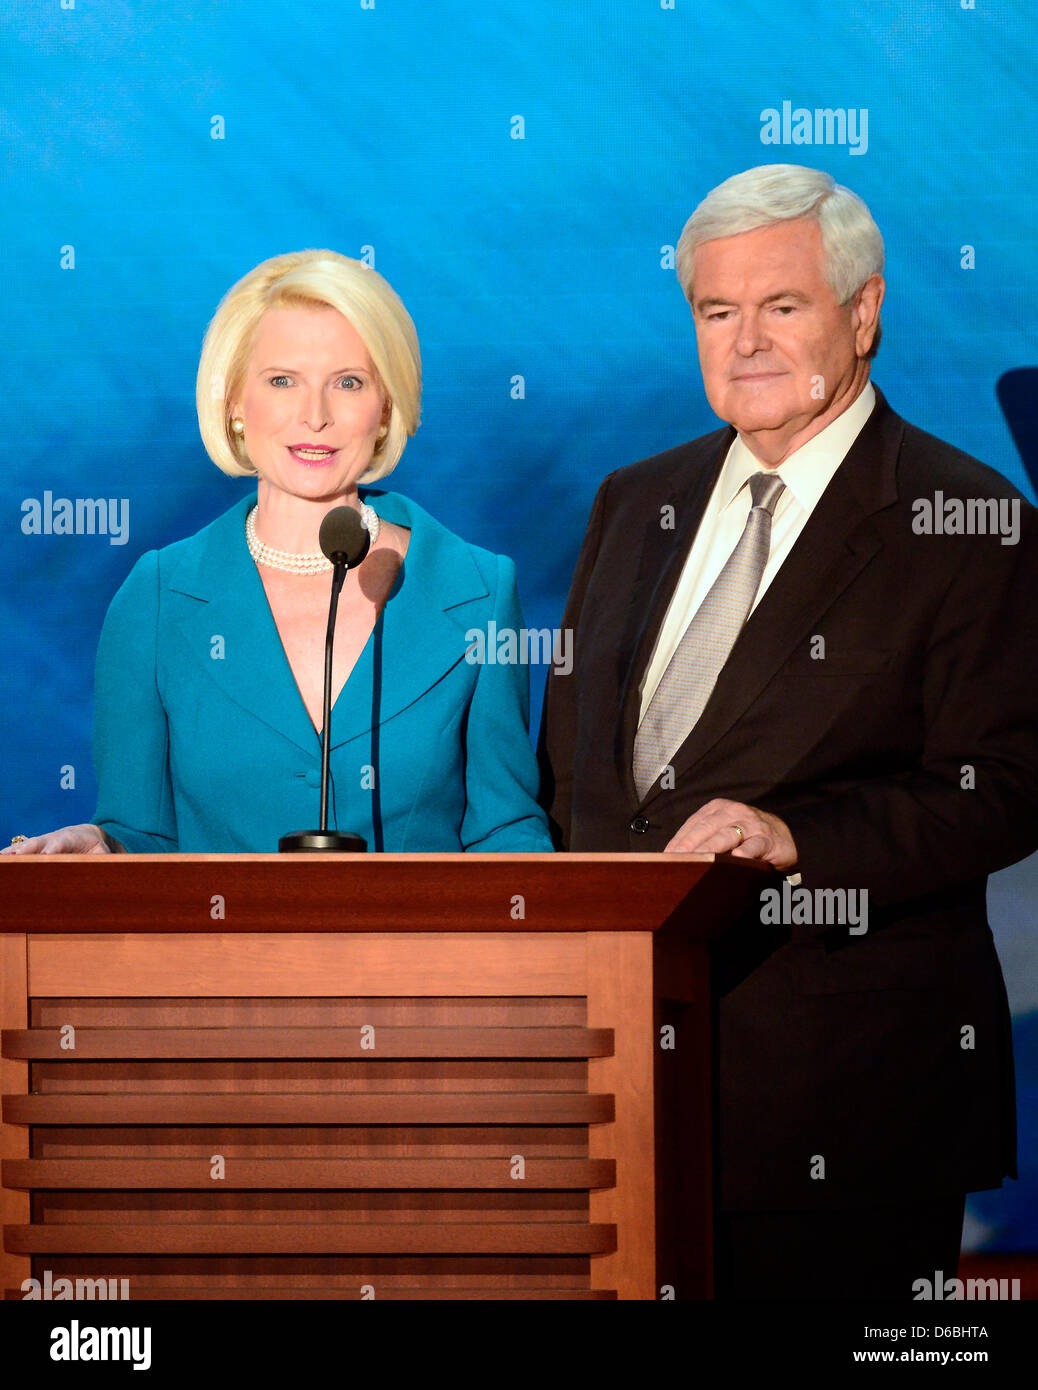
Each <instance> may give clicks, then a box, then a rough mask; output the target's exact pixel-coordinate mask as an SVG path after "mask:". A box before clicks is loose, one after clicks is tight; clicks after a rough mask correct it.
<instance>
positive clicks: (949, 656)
mask: <svg viewBox="0 0 1038 1390" xmlns="http://www.w3.org/2000/svg"><path fill="white" fill-rule="evenodd" d="M1021 512H1022V518H1021V535H1020V538H1019V542H1018V544H1016V545H1012V546H1002V545H1001V544H1000V539H999V538H998V537H997V536H988V537H984V538H983V541H981V540H980V538H977V539H976V540H975V541H974V546H975V548H970V549H967V548H966V546H965V545H964V548H963V558H962V563H961V564H960V566H959V568H958V571H957V573H956V575H955V577H954V579H953V580H952V583H951V584H950V586H949V588H948V591H947V593H946V594H945V596H944V600H943V603H942V604H941V607H940V609H939V611H938V614H937V618H936V622H935V624H934V628H933V632H932V636H931V639H930V642H929V647H928V651H927V657H926V662H925V666H924V677H923V689H922V699H923V727H924V730H925V733H924V743H923V751H922V755H921V757H920V760H919V765H918V766H917V767H916V768H912V769H910V770H905V771H901V772H899V773H897V774H895V775H892V776H889V777H877V778H876V779H875V780H874V781H865V782H863V783H861V784H860V785H859V786H858V787H857V788H856V789H855V790H853V791H841V792H840V793H839V794H838V795H830V796H821V797H817V798H813V799H805V800H803V801H799V802H793V803H791V804H789V805H788V806H786V807H783V806H781V805H780V804H776V806H775V810H776V812H777V814H778V815H780V816H781V817H782V818H783V820H785V822H786V824H787V825H788V826H789V828H790V830H791V832H792V834H793V839H794V841H795V843H796V846H797V850H798V853H799V860H798V864H797V871H798V872H799V873H800V874H801V876H802V880H803V884H804V886H805V887H807V888H812V889H813V888H816V887H847V888H849V887H858V888H865V889H867V890H868V892H869V898H870V901H871V902H872V903H873V904H874V905H875V906H877V907H882V906H884V905H887V904H892V903H898V902H901V901H905V900H907V899H911V898H915V897H920V896H923V895H925V894H929V893H933V892H940V891H942V890H943V891H947V890H948V889H949V888H954V887H955V886H956V885H961V884H965V883H967V882H970V881H971V880H972V881H976V880H977V879H982V878H983V877H984V876H985V875H987V874H990V873H994V872H996V871H997V870H999V869H1003V868H1006V867H1007V866H1008V865H1010V864H1014V863H1016V862H1017V861H1018V860H1020V859H1023V858H1024V857H1026V856H1027V855H1029V854H1031V853H1033V851H1034V850H1035V847H1036V846H1038V697H1036V686H1035V680H1034V675H1033V671H1034V660H1035V652H1036V651H1038V526H1036V522H1038V513H1036V512H1035V510H1034V509H1033V508H1031V507H1030V506H1027V505H1026V504H1024V505H1023V506H1022V507H1021Z"/></svg>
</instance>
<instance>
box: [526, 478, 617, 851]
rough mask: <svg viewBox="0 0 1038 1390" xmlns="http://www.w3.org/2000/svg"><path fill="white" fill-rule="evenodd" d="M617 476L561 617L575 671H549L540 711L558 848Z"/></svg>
mask: <svg viewBox="0 0 1038 1390" xmlns="http://www.w3.org/2000/svg"><path fill="white" fill-rule="evenodd" d="M612 478H613V474H612V473H610V474H609V476H608V477H606V478H605V479H603V481H602V484H601V486H600V487H599V489H598V492H597V493H596V494H595V500H594V503H593V504H592V507H591V515H590V517H589V518H588V524H587V530H586V532H585V534H584V543H583V545H582V546H581V548H580V554H579V556H578V557H577V566H576V569H575V570H574V571H573V580H572V582H571V584H570V589H569V597H568V598H567V599H566V607H565V611H564V612H563V615H562V628H563V631H568V632H571V633H572V634H573V639H572V640H573V665H572V670H571V671H570V672H569V673H567V674H562V673H561V672H560V671H559V670H558V669H557V668H556V667H555V666H552V667H551V668H550V669H549V671H548V677H547V680H546V682H545V687H544V706H543V709H542V712H541V729H540V737H539V739H538V742H537V758H538V762H539V763H540V770H541V804H542V806H544V808H545V810H546V811H547V812H548V824H549V827H550V829H551V836H552V840H553V842H554V844H555V847H556V849H561V850H565V849H568V848H569V843H570V821H571V816H572V809H573V758H574V753H575V748H576V738H577V692H576V688H575V682H576V673H577V671H578V670H579V669H580V648H579V641H578V624H579V623H580V614H581V610H582V609H583V606H584V596H585V594H586V593H587V586H588V582H589V580H590V578H591V573H592V571H593V569H594V567H595V561H596V559H597V558H598V547H599V543H600V541H601V537H602V519H603V517H604V516H605V512H606V494H607V492H608V490H609V484H610V482H611V480H612Z"/></svg>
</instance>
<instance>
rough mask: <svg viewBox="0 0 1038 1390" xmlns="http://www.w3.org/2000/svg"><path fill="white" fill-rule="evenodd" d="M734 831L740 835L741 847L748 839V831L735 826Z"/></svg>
mask: <svg viewBox="0 0 1038 1390" xmlns="http://www.w3.org/2000/svg"><path fill="white" fill-rule="evenodd" d="M732 829H733V830H734V831H736V832H737V833H738V836H739V844H740V845H741V844H742V842H743V840H745V839H746V831H745V830H744V829H743V828H742V826H741V825H733V826H732Z"/></svg>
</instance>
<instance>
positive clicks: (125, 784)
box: [93, 550, 177, 854]
mask: <svg viewBox="0 0 1038 1390" xmlns="http://www.w3.org/2000/svg"><path fill="white" fill-rule="evenodd" d="M158 594H159V557H158V552H157V551H155V550H151V551H149V552H148V553H147V554H145V555H142V556H141V558H140V559H139V560H138V561H137V563H136V565H134V567H133V569H132V570H131V571H130V573H129V575H128V576H127V578H126V581H125V582H124V584H123V585H122V587H121V588H120V590H119V592H118V593H117V594H116V595H115V598H113V599H112V602H111V605H110V607H109V609H108V614H107V616H106V618H105V622H104V627H103V628H102V630H101V640H100V642H99V644H98V648H97V663H96V667H95V673H94V767H95V770H96V772H97V784H98V799H97V808H96V810H95V811H94V815H93V821H94V824H95V825H99V826H100V827H101V829H102V830H106V831H107V832H108V834H109V835H112V836H114V837H115V839H117V840H118V841H120V843H121V844H123V845H124V846H125V847H126V849H127V850H128V851H129V852H130V853H131V854H158V853H162V852H165V851H175V850H176V849H177V823H176V816H175V814H174V809H173V791H172V786H171V783H170V772H169V728H168V724H167V720H166V711H165V709H164V707H163V704H162V699H161V696H160V695H159V690H158V679H157V661H158Z"/></svg>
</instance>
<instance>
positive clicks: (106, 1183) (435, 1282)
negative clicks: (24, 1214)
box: [2, 933, 654, 1299]
mask: <svg viewBox="0 0 1038 1390" xmlns="http://www.w3.org/2000/svg"><path fill="white" fill-rule="evenodd" d="M28 940H29V953H28V982H27V983H28V991H29V1011H28V1025H29V1026H28V1027H26V1028H24V1029H6V1030H5V1031H4V1034H3V1047H2V1050H3V1055H4V1058H5V1059H6V1060H7V1061H8V1062H13V1063H17V1062H21V1063H24V1064H27V1065H28V1068H29V1073H28V1085H27V1093H25V1094H21V1095H18V1094H8V1095H7V1096H5V1098H4V1122H5V1125H6V1126H8V1127H11V1126H14V1127H24V1128H25V1129H26V1130H27V1131H28V1135H29V1145H28V1156H27V1157H24V1158H13V1159H8V1160H6V1161H5V1163H4V1167H3V1183H4V1187H5V1188H6V1189H8V1190H10V1189H15V1190H20V1191H24V1192H27V1193H28V1194H30V1198H31V1201H30V1213H29V1219H28V1221H26V1222H24V1223H21V1224H10V1225H8V1226H7V1227H6V1228H5V1248H6V1251H7V1252H8V1254H9V1255H13V1256H22V1257H27V1259H28V1262H29V1263H28V1265H27V1267H26V1268H27V1272H29V1271H31V1275H32V1277H34V1278H36V1279H38V1280H40V1281H41V1283H42V1282H43V1280H44V1279H45V1277H49V1279H50V1281H51V1285H52V1286H53V1284H54V1283H55V1281H57V1280H58V1279H61V1278H65V1279H69V1280H71V1281H73V1284H74V1281H76V1280H77V1279H79V1280H95V1279H102V1278H106V1279H110V1280H126V1281H128V1282H127V1284H126V1285H120V1286H118V1287H122V1288H128V1291H129V1296H130V1297H131V1298H159V1299H178V1298H185V1299H198V1298H203V1299H208V1298H248V1299H265V1298H266V1299H283V1298H300V1299H314V1298H362V1297H374V1298H376V1299H379V1298H382V1299H385V1298H391V1299H392V1298H396V1299H407V1298H421V1299H429V1298H435V1299H497V1298H505V1299H508V1298H522V1299H558V1298H564V1299H601V1298H615V1297H617V1293H618V1289H619V1288H621V1287H622V1286H623V1280H622V1279H621V1278H617V1277H616V1275H617V1273H618V1272H619V1271H618V1267H617V1266H616V1264H615V1256H616V1252H617V1220H616V1216H617V1210H616V1206H615V1199H616V1197H617V1155H618V1152H620V1151H622V1150H623V1147H624V1141H623V1136H622V1133H621V1131H623V1130H624V1128H625V1127H626V1128H631V1135H632V1137H633V1134H634V1129H635V1128H636V1127H637V1126H638V1125H642V1126H644V1120H645V1115H644V1106H645V1104H648V1105H649V1106H650V1107H651V1091H652V1088H651V1067H652V1055H651V1054H652V1039H651V1036H649V1035H648V1034H647V1033H646V1035H645V1036H643V1037H641V1038H640V1039H638V1041H637V1044H636V1045H637V1046H638V1048H639V1050H640V1051H641V1052H642V1053H643V1055H644V1065H643V1073H644V1078H643V1079H647V1080H648V1082H649V1085H648V1086H647V1088H646V1089H645V1090H644V1094H643V1096H642V1102H641V1105H640V1107H638V1109H639V1113H638V1114H635V1113H634V1108H633V1107H632V1111H631V1113H630V1114H629V1115H628V1116H626V1117H625V1118H626V1120H627V1125H626V1126H625V1125H623V1124H621V1125H620V1126H619V1130H618V1125H617V1098H616V1093H615V1088H614V1086H613V1068H614V1067H615V1065H616V1060H617V1058H616V1037H615V1030H614V1029H613V1028H610V1027H603V1026H601V1025H600V1023H598V1021H597V1020H595V1019H594V1018H593V1015H594V1012H595V1009H596V1008H597V1009H598V1010H599V1011H600V1012H601V1011H604V1012H607V1013H612V1008H611V1007H610V1005H609V1003H608V1002H607V1001H604V1000H601V999H598V1000H597V1001H595V1002H593V1003H592V1006H591V1009H590V1010H589V996H588V991H589V981H590V982H591V983H590V988H591V992H592V993H594V991H595V989H596V987H597V983H598V982H599V980H600V976H601V973H602V971H603V969H604V970H606V971H607V973H608V974H609V976H610V982H609V990H610V991H612V992H614V993H615V991H616V990H618V989H621V988H622V987H623V974H622V968H623V960H622V957H623V955H624V952H625V949H626V950H627V951H629V950H630V949H631V947H632V945H633V944H634V943H633V942H632V941H631V940H627V939H626V937H625V934H623V933H611V934H609V936H608V937H602V938H600V950H599V951H598V952H597V953H595V955H596V959H595V961H594V963H593V965H590V966H589V957H590V956H591V955H592V952H591V948H590V944H589V943H590V942H591V937H590V936H587V937H575V938H573V939H572V941H570V940H569V938H567V937H565V936H563V935H560V934H552V935H550V936H549V935H545V936H538V935H537V934H530V933H526V934H523V935H522V936H514V937H505V938H499V939H497V940H494V939H493V938H492V937H491V935H490V934H488V933H481V934H480V935H479V936H478V937H472V938H466V937H464V936H452V937H450V938H447V937H437V936H435V935H426V936H423V937H420V938H419V937H402V936H396V935H393V936H389V935H387V936H384V937H382V938H381V940H379V939H378V938H377V937H376V936H375V935H364V936H360V935H357V936H332V935H328V934H323V935H321V936H319V937H313V938H310V939H309V940H307V939H304V938H303V937H302V936H301V935H294V934H283V935H279V936H266V937H264V936H249V937H247V938H246V937H242V936H234V937H231V936H223V937H221V936H209V937H206V938H204V939H203V938H199V937H192V936H184V935H169V936H166V937H163V938H157V937H156V936H155V935H151V936H148V937H145V936H141V937H131V936H122V935H119V936H117V935H111V936H108V937H99V936H91V937H89V938H86V937H62V936H60V935H50V936H37V937H29V939H28ZM649 945H650V943H649V941H648V939H647V938H646V939H644V940H643V941H642V945H641V949H642V951H643V953H644V951H645V950H647V949H648V948H649ZM156 947H158V948H159V949H158V950H156ZM635 949H636V950H637V949H638V947H637V946H635ZM315 957H316V958H315ZM567 957H570V958H571V959H570V961H569V963H567ZM376 958H377V969H376ZM610 962H612V966H611V965H610ZM573 966H576V967H577V968H576V970H575V971H574V970H573V968H572V967H573ZM567 973H572V974H575V976H576V977H577V978H576V979H575V980H574V981H571V983H570V986H569V987H570V988H573V987H574V985H576V984H579V988H580V990H581V992H580V993H575V992H574V993H564V992H561V991H560V990H559V983H560V978H561V976H563V975H565V974H567ZM396 975H401V976H402V975H406V977H407V979H408V980H409V981H410V982H411V989H412V991H413V988H414V981H415V980H416V979H423V978H424V979H426V980H428V981H429V987H430V988H432V987H435V988H436V989H437V992H436V993H435V994H432V993H430V994H428V995H423V994H416V993H414V992H411V993H408V994H402V993H401V994H396V993H388V992H386V993H383V992H381V991H383V990H388V988H389V985H390V981H391V979H392V977H394V976H396ZM462 977H463V978H464V990H465V992H464V993H458V994H452V993H449V992H440V990H441V988H442V986H443V984H444V983H445V982H446V981H448V980H449V979H450V978H455V979H461V978H462ZM481 978H482V980H483V981H484V982H485V983H487V984H490V985H493V986H496V987H497V988H498V989H500V987H501V986H502V985H504V984H505V983H506V981H507V989H508V992H507V993H502V992H496V991H495V992H490V991H489V990H488V991H487V992H486V993H471V992H470V991H472V990H475V989H479V988H480V987H481V986H480V982H481ZM365 979H367V980H369V981H370V982H371V985H373V986H374V988H375V990H377V991H379V992H372V993H361V992H359V991H358V990H357V989H356V987H357V985H359V984H360V983H362V982H363V981H364V980H365ZM228 980H236V981H237V987H238V988H240V989H241V991H242V993H241V994H236V995H226V994H224V995H213V996H212V997H209V995H208V991H209V990H210V989H215V988H216V985H217V982H220V983H221V987H222V988H223V989H226V988H227V981H228ZM275 981H276V986H275V988H274V989H272V988H271V985H272V983H273V982H275ZM347 981H348V982H349V983H350V984H351V985H352V986H353V990H352V991H351V992H350V993H345V992H343V993H340V992H339V989H340V988H341V986H342V984H343V983H345V982H347ZM293 985H295V986H296V987H298V988H299V991H300V992H299V993H298V994H294V993H289V991H290V990H291V989H292V988H293ZM71 986H75V988H74V989H72V988H70V987H71ZM177 986H182V987H184V989H183V992H181V990H180V989H178V988H177ZM546 986H550V988H551V992H550V993H549V992H548V990H547V988H546ZM370 987H371V986H370V985H369V988H370ZM525 989H529V991H530V992H528V993H527V992H523V993H520V992H518V991H520V990H525ZM333 990H334V991H335V992H334V993H333V992H332V991H333ZM160 991H161V992H160ZM246 991H247V992H246ZM275 991H276V992H275ZM318 992H320V997H314V996H315V995H317V994H318ZM647 1002H649V1003H650V1015H649V1016H651V1000H649V1001H647ZM596 1024H597V1026H596ZM633 1041H634V1039H626V1040H625V1046H627V1047H628V1049H629V1048H630V1046H631V1043H632V1042H633ZM643 1132H644V1129H643ZM618 1137H619V1139H620V1143H619V1144H618V1143H617V1139H618ZM629 1152H630V1153H631V1156H632V1157H633V1156H634V1155H633V1151H632V1150H630V1148H629ZM638 1164H639V1167H638V1168H637V1169H634V1168H632V1170H631V1174H630V1176H631V1177H632V1178H633V1179H634V1181H633V1184H629V1186H630V1193H629V1195H630V1196H632V1197H634V1199H635V1200H634V1202H633V1205H632V1206H631V1213H630V1217H629V1219H633V1220H639V1219H640V1221H641V1223H642V1226H643V1230H642V1232H641V1234H640V1235H639V1237H638V1240H639V1241H640V1243H641V1244H642V1245H646V1241H647V1250H646V1255H647V1257H648V1258H647V1260H646V1263H645V1268H644V1269H642V1270H637V1269H636V1267H635V1265H633V1264H627V1267H626V1273H625V1275H624V1277H625V1278H627V1279H630V1278H631V1277H632V1276H634V1277H637V1278H640V1279H641V1281H642V1284H643V1285H644V1284H645V1280H646V1278H648V1279H649V1280H650V1281H651V1279H652V1274H653V1271H652V1268H651V1257H652V1224H653V1201H654V1187H653V1184H654V1177H653V1163H652V1157H651V1155H646V1154H645V1153H642V1154H640V1155H639V1156H638ZM636 1190H637V1195H636ZM639 1210H640V1212H641V1215H640V1218H639V1216H638V1211H639ZM636 1257H637V1254H636V1252H635V1258H636ZM48 1271H49V1275H48V1274H47V1272H48ZM84 1287H86V1286H85V1285H84ZM112 1287H113V1288H114V1287H117V1286H116V1285H113V1286H112ZM6 1296H7V1297H8V1298H11V1297H15V1298H20V1297H22V1296H23V1295H22V1291H21V1289H20V1288H19V1287H12V1286H10V1285H8V1288H7V1290H6ZM642 1296H651V1285H650V1287H649V1289H647V1290H646V1292H645V1293H644V1294H643V1295H642Z"/></svg>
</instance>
